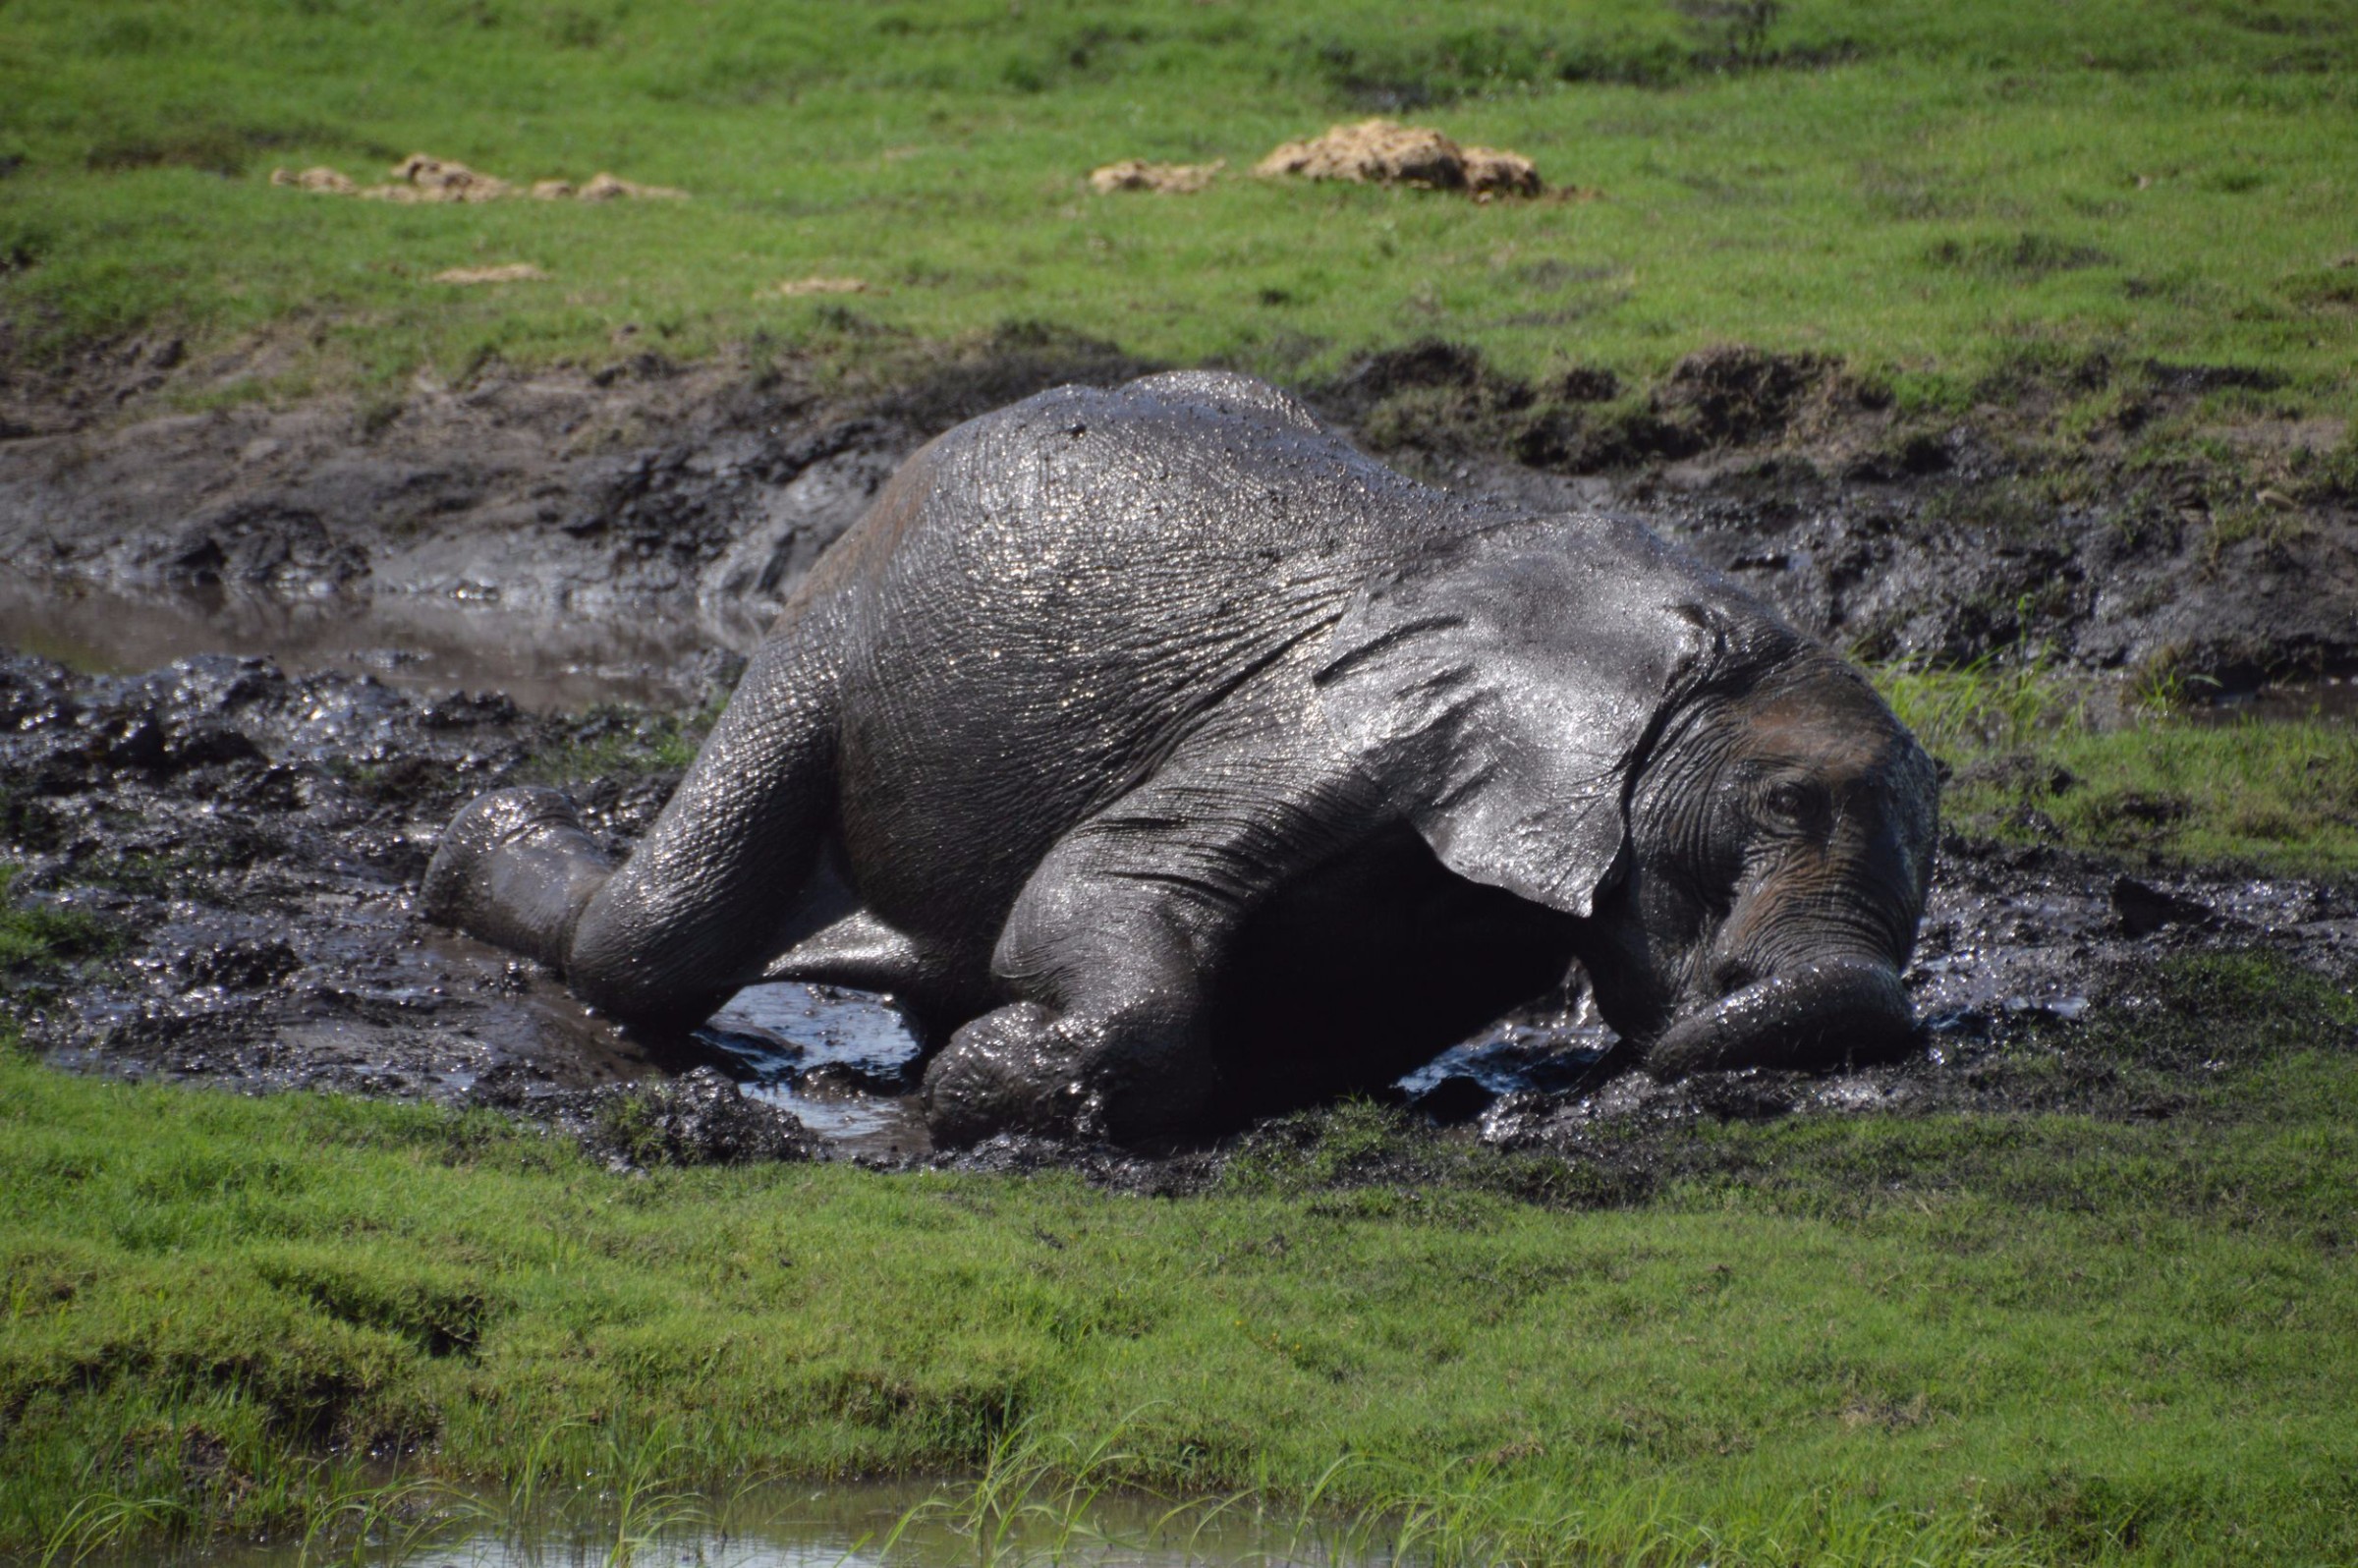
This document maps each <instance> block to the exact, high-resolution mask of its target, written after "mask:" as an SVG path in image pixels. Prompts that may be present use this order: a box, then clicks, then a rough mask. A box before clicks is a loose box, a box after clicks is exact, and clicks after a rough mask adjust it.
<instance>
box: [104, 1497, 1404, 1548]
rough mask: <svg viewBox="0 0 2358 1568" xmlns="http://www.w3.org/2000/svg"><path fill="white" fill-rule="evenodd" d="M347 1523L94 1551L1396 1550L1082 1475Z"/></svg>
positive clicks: (1338, 1532) (387, 1512)
mask: <svg viewBox="0 0 2358 1568" xmlns="http://www.w3.org/2000/svg"><path fill="white" fill-rule="evenodd" d="M374 1500H375V1501H379V1502H382V1504H383V1506H382V1507H379V1508H375V1509H373V1510H369V1511H363V1510H356V1511H354V1512H353V1514H352V1516H351V1517H350V1518H349V1519H347V1520H345V1521H344V1523H345V1524H347V1525H348V1526H349V1527H350V1528H348V1529H344V1530H338V1529H336V1528H333V1524H332V1522H331V1525H330V1527H329V1528H322V1529H317V1530H313V1531H311V1532H309V1533H300V1532H298V1533H293V1534H290V1535H288V1536H286V1537H283V1538H279V1539H273V1540H260V1541H246V1542H238V1543H233V1544H219V1545H210V1546H204V1547H190V1548H182V1549H180V1550H177V1551H175V1550H168V1549H156V1550H150V1551H146V1552H123V1553H115V1552H99V1553H95V1554H93V1555H91V1556H89V1557H87V1558H84V1559H82V1560H83V1561H85V1562H86V1563H88V1564H90V1565H92V1568H198V1565H202V1568H328V1565H331V1564H332V1565H343V1568H675V1565H676V1568H1042V1565H1047V1564H1056V1565H1066V1564H1069V1565H1073V1568H1207V1565H1213V1564H1222V1565H1225V1564H1245V1563H1251V1564H1253V1565H1255V1568H1275V1565H1279V1564H1303V1565H1306V1568H1311V1565H1316V1568H1340V1565H1342V1564H1347V1563H1363V1562H1364V1563H1374V1562H1376V1561H1384V1562H1386V1563H1389V1562H1391V1561H1394V1560H1396V1559H1395V1558H1394V1557H1393V1556H1392V1554H1391V1553H1390V1552H1389V1551H1379V1550H1374V1549H1371V1548H1372V1547H1375V1546H1376V1544H1377V1538H1378V1536H1379V1535H1382V1534H1388V1532H1379V1531H1378V1530H1375V1529H1372V1528H1370V1527H1371V1525H1372V1523H1373V1521H1368V1520H1362V1521H1358V1522H1356V1523H1343V1522H1340V1521H1330V1520H1327V1519H1325V1518H1323V1517H1320V1516H1317V1515H1313V1514H1311V1513H1308V1512H1305V1511H1301V1510H1278V1509H1271V1508H1266V1507H1263V1506H1258V1505H1254V1504H1251V1503H1248V1502H1244V1501H1241V1500H1225V1501H1224V1500H1220V1499H1207V1500H1193V1501H1188V1502H1182V1503H1177V1504H1174V1503H1171V1502H1169V1501H1166V1500H1164V1499H1160V1498H1155V1497H1151V1496H1147V1495H1143V1494H1139V1493H1135V1492H1128V1491H1121V1490H1115V1489H1112V1488H1109V1487H1103V1486H1097V1485H1092V1484H1087V1483H1086V1482H1084V1483H1079V1484H1074V1483H1066V1484H1051V1485H1042V1486H1024V1487H1019V1488H1018V1489H1017V1490H1016V1491H1015V1492H1013V1493H1012V1494H1009V1495H1005V1496H1001V1495H999V1494H997V1493H994V1492H993V1491H992V1490H991V1489H990V1483H989V1481H988V1480H987V1479H986V1480H985V1481H983V1482H982V1483H976V1484H949V1485H946V1486H935V1485H929V1484H920V1483H874V1482H867V1483H849V1484H832V1485H825V1486H811V1485H807V1484H774V1483H773V1484H762V1485H758V1486H752V1487H746V1488H740V1489H739V1490H738V1491H737V1492H735V1493H734V1494H732V1495H730V1496H728V1497H727V1498H725V1499H712V1498H703V1497H691V1496H687V1495H683V1494H672V1493H666V1494H663V1495H662V1496H659V1497H656V1498H654V1499H652V1500H651V1501H650V1500H647V1499H644V1498H642V1499H637V1500H636V1507H635V1508H634V1507H626V1506H623V1505H621V1504H619V1503H618V1502H617V1501H616V1499H615V1498H614V1497H613V1496H612V1495H611V1494H595V1495H592V1496H590V1497H589V1498H588V1499H587V1500H586V1502H585V1503H583V1505H580V1506H576V1507H574V1508H571V1509H567V1510H565V1512H564V1513H563V1514H562V1515H559V1516H556V1517H553V1518H550V1519H547V1520H543V1521H542V1522H540V1523H538V1524H535V1525H529V1526H518V1525H515V1524H513V1523H509V1522H506V1521H502V1520H499V1519H497V1517H496V1516H497V1515H498V1513H499V1511H500V1505H499V1504H498V1503H496V1502H487V1501H485V1500H482V1499H479V1498H477V1497H474V1496H471V1495H469V1494H467V1493H464V1492H460V1491H456V1490H444V1489H439V1488H435V1487H432V1486H430V1485H427V1486H410V1487H403V1486H399V1485H395V1486H391V1487H388V1488H386V1489H385V1490H384V1492H383V1493H382V1495H381V1497H378V1498H376V1499H374Z"/></svg>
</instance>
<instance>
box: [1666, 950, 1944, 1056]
mask: <svg viewBox="0 0 2358 1568" xmlns="http://www.w3.org/2000/svg"><path fill="white" fill-rule="evenodd" d="M1915 1028H1916V1019H1915V1012H1914V1010H1913V1009H1912V1008H1911V1007H1910V1006H1909V1005H1908V993H1907V992H1906V991H1905V990H1903V989H1902V988H1901V986H1900V983H1899V973H1898V971H1897V970H1895V969H1893V968H1892V967H1891V966H1890V964H1888V963H1886V962H1882V961H1879V960H1876V959H1870V958H1852V957H1842V958H1824V959H1817V960H1813V961H1811V962H1809V963H1805V964H1800V965H1797V966H1795V967H1793V968H1791V969H1787V970H1782V971H1779V972H1778V973H1776V974H1774V975H1771V976H1769V977H1768V979H1767V980H1756V981H1754V982H1753V983H1752V984H1750V985H1747V986H1745V987H1744V988H1743V989H1742V990H1739V991H1735V992H1732V993H1730V994H1729V995H1726V996H1723V997H1721V998H1720V999H1719V1000H1718V1001H1716V1002H1714V1003H1712V1005H1711V1006H1710V1007H1708V1008H1706V1009H1704V1010H1703V1011H1702V1012H1700V1013H1695V1014H1692V1015H1690V1016H1688V1017H1686V1018H1682V1019H1680V1020H1679V1021H1678V1022H1676V1023H1674V1024H1672V1025H1671V1026H1670V1027H1669V1028H1668V1029H1667V1030H1664V1031H1663V1032H1662V1034H1661V1035H1660V1036H1658V1037H1656V1039H1655V1040H1654V1042H1653V1043H1652V1044H1651V1045H1649V1046H1648V1047H1647V1050H1646V1070H1647V1071H1648V1072H1650V1073H1653V1074H1654V1075H1655V1076H1656V1077H1657V1078H1683V1077H1684V1076H1686V1075H1687V1074H1689V1073H1706V1072H1715V1071H1725V1070H1728V1069H1733V1068H1740V1067H1785V1068H1816V1067H1832V1066H1838V1065H1841V1064H1843V1063H1846V1062H1851V1063H1855V1062H1866V1061H1878V1060H1885V1059H1888V1058H1889V1057H1891V1056H1893V1055H1896V1054H1897V1053H1898V1052H1899V1051H1901V1050H1903V1049H1905V1048H1906V1045H1907V1042H1908V1040H1909V1039H1910V1038H1911V1037H1912V1036H1914V1033H1915Z"/></svg>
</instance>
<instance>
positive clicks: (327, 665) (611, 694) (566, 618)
mask: <svg viewBox="0 0 2358 1568" xmlns="http://www.w3.org/2000/svg"><path fill="white" fill-rule="evenodd" d="M0 647H15V648H19V649H22V650H23V651H25V652H28V653H32V654H37V655H40V656H42V657H45V658H52V659H55V660H57V661H58V662H60V663H62V664H65V665H68V666H71V667H72V668H74V669H78V670H83V671H86V672H89V673H92V674H100V675H131V674H137V673H139V672H140V671H143V670H152V669H155V668H157V667H158V666H160V665H164V664H169V663H171V662H172V661H173V660H175V659H181V658H188V657H192V656H194V655H197V654H206V653H228V654H234V655H239V656H247V657H253V656H259V657H264V658H268V659H270V660H271V661H272V662H273V663H275V664H276V665H277V666H278V667H279V668H280V669H282V670H285V671H286V672H288V673H289V674H292V675H309V674H312V673H314V672H318V671H334V672H338V673H341V674H346V675H368V676H372V677H374V678H375V679H377V680H379V681H382V682H383V683H384V684H385V685H386V686H389V687H392V688H393V689H395V690H397V691H402V692H409V693H414V694H417V695H420V696H423V697H428V698H433V697H444V696H448V695H450V694H452V693H455V692H462V691H499V692H503V693H505V694H506V695H507V696H508V697H509V698H510V699H512V700H514V701H515V703H516V704H517V706H519V707H521V708H524V709H526V710H528V711H531V712H535V713H563V712H573V711H578V710H580V709H582V708H587V707H594V706H597V705H600V704H604V703H623V704H628V705H632V706H642V707H658V708H664V707H678V706H681V705H683V704H690V703H694V702H696V701H698V700H702V696H703V690H704V686H705V685H706V683H707V681H708V680H709V679H710V677H711V676H712V674H713V671H714V669H715V668H716V667H717V666H719V665H720V664H721V663H722V662H723V660H722V658H721V657H720V656H719V655H717V654H716V653H715V652H714V651H713V648H712V644H711V640H710V639H709V638H708V637H706V636H705V635H704V634H703V633H702V631H701V630H700V629H699V628H698V627H696V626H695V625H694V624H692V623H691V622H690V621H689V620H688V619H687V618H686V617H683V616H678V615H669V614H665V613H663V612H661V611H654V610H650V611H648V612H647V613H645V614H641V615H635V616H632V617H629V618H628V619H620V618H614V619H602V620H592V619H589V618H585V617H582V616H571V615H552V614H533V613H528V612H524V611H518V610H512V609H503V608H499V607H496V606H489V605H471V604H468V603H465V602H463V601H459V600H453V599H450V598H432V597H426V596H423V595H414V594H382V595H376V596H371V597H361V596H356V595H351V594H345V593H339V592H330V593H323V594H319V595H315V596H307V597H288V596H284V595H279V594H272V593H260V592H253V591H246V590H241V589H237V588H221V587H213V588H192V589H188V590H184V591H178V592H167V591H158V592H146V593H134V592H125V591H121V590H117V589H112V588H106V587H103V586H98V585H92V584H88V583H83V582H76V581H74V580H71V579H65V578H43V577H39V576H36V575H32V574H25V575H17V574H10V575H9V576H7V577H6V578H5V579H0Z"/></svg>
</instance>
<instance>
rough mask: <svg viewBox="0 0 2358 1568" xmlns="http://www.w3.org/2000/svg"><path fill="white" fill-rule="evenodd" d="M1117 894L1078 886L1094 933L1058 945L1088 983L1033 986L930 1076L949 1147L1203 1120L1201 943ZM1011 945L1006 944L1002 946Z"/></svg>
mask: <svg viewBox="0 0 2358 1568" xmlns="http://www.w3.org/2000/svg"><path fill="white" fill-rule="evenodd" d="M1121 891H1123V890H1122V889H1118V888H1095V889H1083V890H1079V896H1078V897H1076V898H1074V899H1073V900H1072V901H1071V902H1072V903H1073V904H1074V905H1075V906H1078V908H1077V909H1076V911H1075V912H1076V913H1079V912H1080V910H1084V909H1086V910H1089V911H1090V912H1091V918H1092V920H1093V925H1092V926H1091V927H1090V928H1089V929H1088V930H1087V933H1086V934H1084V933H1083V932H1081V931H1080V930H1072V931H1068V932H1064V933H1059V934H1065V935H1069V936H1070V937H1072V938H1073V939H1072V940H1070V941H1067V942H1057V941H1055V940H1054V938H1053V937H1051V938H1050V943H1051V945H1053V946H1056V947H1058V948H1059V949H1061V951H1060V952H1059V954H1058V957H1059V968H1066V969H1068V972H1069V973H1070V974H1072V975H1073V977H1074V978H1075V979H1077V980H1080V981H1081V982H1080V983H1077V984H1058V983H1053V982H1050V983H1035V984H1034V985H1032V986H1027V987H1023V988H1026V989H1036V990H1039V991H1040V992H1042V993H1044V994H1045V995H1047V996H1048V997H1049V998H1050V999H1049V1000H1025V1001H1017V1002H1010V1003H1008V1004H1007V1005H1006V1006H1004V1007H1001V1008H998V1009H997V1010H996V1011H993V1012H989V1013H985V1014H983V1016H982V1017H981V1018H978V1019H975V1020H974V1021H973V1022H971V1023H969V1024H967V1025H966V1026H964V1027H963V1028H961V1029H960V1030H959V1031H958V1032H957V1033H956V1034H955V1035H953V1036H951V1037H950V1042H949V1044H948V1045H947V1046H945V1047H944V1048H943V1049H942V1051H941V1053H940V1054H939V1055H937V1056H935V1057H934V1058H933V1060H932V1062H931V1063H930V1064H929V1065H928V1066H927V1068H926V1079H925V1105H926V1121H927V1122H928V1123H929V1124H930V1126H931V1128H932V1132H933V1137H934V1141H935V1142H936V1143H939V1144H941V1145H943V1146H945V1147H957V1146H962V1145H966V1144H972V1143H976V1142H978V1141H980V1140H982V1139H984V1138H988V1137H989V1136H991V1135H992V1134H993V1133H998V1132H1025V1133H1038V1134H1041V1135H1044V1136H1048V1137H1056V1138H1083V1139H1089V1140H1093V1141H1110V1142H1114V1143H1136V1142H1138V1141H1140V1140H1142V1139H1151V1138H1154V1137H1156V1136H1159V1135H1163V1134H1168V1133H1172V1132H1176V1131H1178V1130H1180V1129H1182V1128H1184V1127H1185V1126H1187V1125H1188V1124H1189V1123H1190V1122H1192V1121H1193V1120H1195V1119H1196V1118H1197V1116H1198V1115H1200V1114H1201V1112H1202V1111H1203V1109H1204V1106H1205V1103H1206V1101H1207V1099H1208V1097H1209V1096H1210V1093H1211V1092H1212V1076H1213V1075H1212V1065H1211V1055H1210V1051H1209V1050H1208V1048H1207V1042H1206V1040H1205V1038H1204V1014H1205V1007H1204V1000H1203V991H1204V981H1203V980H1202V978H1201V977H1200V975H1199V973H1198V970H1199V966H1200V965H1201V962H1202V959H1201V955H1200V952H1199V950H1198V948H1197V945H1196V944H1195V943H1194V942H1192V941H1190V940H1188V939H1187V938H1185V937H1184V936H1182V935H1180V934H1179V933H1177V932H1176V931H1175V930H1173V929H1172V923H1171V922H1169V921H1168V920H1166V919H1163V918H1159V915H1158V912H1156V911H1153V910H1151V909H1146V908H1130V909H1122V908H1119V907H1112V906H1118V904H1119V903H1120V900H1119V899H1118V898H1103V897H1092V896H1090V895H1091V894H1092V893H1096V894H1100V895H1104V894H1116V893H1119V892H1121ZM1002 948H1003V944H1002Z"/></svg>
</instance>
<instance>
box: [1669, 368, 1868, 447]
mask: <svg viewBox="0 0 2358 1568" xmlns="http://www.w3.org/2000/svg"><path fill="white" fill-rule="evenodd" d="M1833 368H1834V366H1833V364H1832V362H1830V361H1828V360H1826V359H1825V358H1823V357H1822V356H1819V355H1815V354H1770V353H1768V352H1766V351H1765V350H1761V349H1752V348H1746V347H1743V346H1742V345H1740V344H1717V345H1714V346H1712V347H1711V348H1708V349H1698V350H1697V351H1696V352H1694V353H1693V354H1690V355H1688V356H1687V357H1686V358H1685V359H1683V360H1681V361H1679V362H1678V364H1677V365H1676V366H1674V367H1673V368H1672V369H1671V371H1670V377H1669V379H1668V380H1667V381H1666V382H1664V383H1663V385H1662V387H1661V389H1660V390H1659V391H1658V392H1656V394H1655V396H1654V408H1655V412H1656V413H1657V414H1661V415H1665V416H1670V417H1673V418H1680V419H1682V420H1683V421H1684V422H1685V423H1686V424H1688V425H1689V426H1690V427H1691V428H1692V429H1693V430H1694V432H1695V434H1696V435H1697V436H1698V437H1699V438H1701V440H1702V442H1703V444H1705V445H1707V446H1727V445H1737V446H1741V445H1746V444H1749V443H1751V442H1754V441H1760V440H1764V439H1767V438H1768V437H1771V436H1775V435H1778V434H1781V433H1782V432H1783V430H1784V428H1785V426H1786V425H1787V424H1789V423H1791V422H1792V419H1793V416H1794V414H1795V412H1796V411H1797V410H1798V409H1799V408H1800V406H1801V404H1802V402H1803V401H1804V400H1805V399H1806V398H1807V397H1808V396H1809V395H1810V394H1811V393H1812V392H1814V391H1816V390H1817V388H1818V387H1819V386H1820V385H1821V384H1822V383H1823V382H1824V381H1825V377H1826V375H1827V374H1828V373H1829V372H1830V371H1831V370H1832V369H1833Z"/></svg>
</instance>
